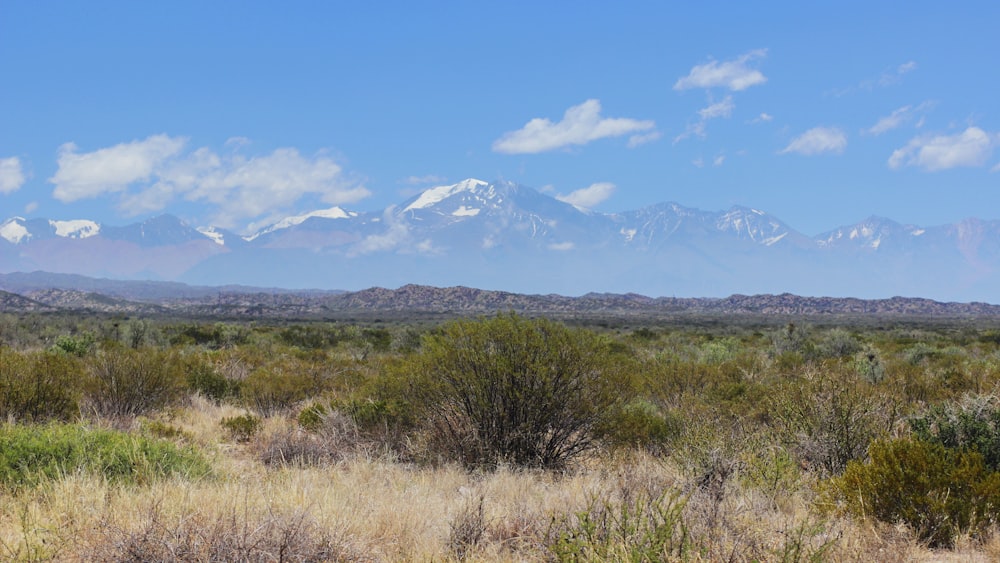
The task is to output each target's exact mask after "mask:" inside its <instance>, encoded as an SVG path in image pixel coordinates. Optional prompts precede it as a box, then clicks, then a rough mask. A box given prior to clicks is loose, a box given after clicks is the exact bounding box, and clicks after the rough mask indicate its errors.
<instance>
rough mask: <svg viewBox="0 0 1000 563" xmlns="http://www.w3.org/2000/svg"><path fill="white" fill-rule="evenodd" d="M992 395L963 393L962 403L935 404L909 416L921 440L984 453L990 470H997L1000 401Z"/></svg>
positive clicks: (999, 436) (984, 458)
mask: <svg viewBox="0 0 1000 563" xmlns="http://www.w3.org/2000/svg"><path fill="white" fill-rule="evenodd" d="M998 403H1000V402H998V400H997V398H996V397H994V396H992V395H982V396H970V397H966V398H965V399H964V400H963V401H962V402H961V403H950V404H946V405H938V406H936V407H934V408H932V409H931V410H930V411H929V412H927V413H926V414H924V415H923V416H920V417H916V418H913V419H911V420H910V428H911V429H912V430H913V434H914V435H915V436H916V437H917V438H918V439H920V440H923V441H925V442H931V443H934V444H940V445H942V446H944V447H946V448H950V449H958V450H971V451H975V452H978V453H979V454H980V455H982V456H983V461H984V462H985V463H986V467H988V468H989V469H990V470H991V471H1000V404H998Z"/></svg>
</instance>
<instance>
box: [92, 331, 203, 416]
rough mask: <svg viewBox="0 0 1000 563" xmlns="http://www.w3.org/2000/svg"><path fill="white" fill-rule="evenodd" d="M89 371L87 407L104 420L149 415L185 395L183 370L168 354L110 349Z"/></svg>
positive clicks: (153, 350) (147, 350) (101, 355)
mask: <svg viewBox="0 0 1000 563" xmlns="http://www.w3.org/2000/svg"><path fill="white" fill-rule="evenodd" d="M89 367H90V370H89V371H90V373H89V377H88V378H87V381H86V398H87V403H88V404H89V406H90V407H91V408H92V409H93V410H94V411H95V412H96V413H97V414H99V415H101V416H106V417H112V418H115V417H134V416H139V415H143V414H148V413H150V412H152V411H154V410H156V409H160V408H163V407H165V406H167V405H170V404H172V403H173V402H175V401H176V400H178V399H179V398H180V397H181V396H182V395H183V393H184V375H183V373H182V372H183V370H182V369H181V368H180V364H179V363H178V361H177V358H176V356H174V355H173V354H172V353H170V352H168V351H162V350H158V349H142V350H132V349H126V348H121V347H110V348H107V349H105V350H102V351H101V352H100V353H99V354H97V355H96V356H95V357H94V358H92V359H91V361H90V362H89Z"/></svg>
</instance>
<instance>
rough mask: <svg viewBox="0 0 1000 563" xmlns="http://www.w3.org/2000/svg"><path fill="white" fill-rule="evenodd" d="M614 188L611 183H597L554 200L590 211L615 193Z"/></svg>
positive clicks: (558, 196)
mask: <svg viewBox="0 0 1000 563" xmlns="http://www.w3.org/2000/svg"><path fill="white" fill-rule="evenodd" d="M615 189H616V186H615V185H614V184H612V183H611V182H598V183H596V184H591V185H590V186H587V187H586V188H580V189H579V190H576V191H574V192H570V193H568V194H566V195H557V196H556V199H558V200H559V201H564V202H566V203H568V204H570V205H575V206H576V207H583V208H585V209H590V208H591V207H594V206H596V205H597V204H599V203H601V202H602V201H604V200H606V199H608V198H609V197H611V195H612V194H614V193H615Z"/></svg>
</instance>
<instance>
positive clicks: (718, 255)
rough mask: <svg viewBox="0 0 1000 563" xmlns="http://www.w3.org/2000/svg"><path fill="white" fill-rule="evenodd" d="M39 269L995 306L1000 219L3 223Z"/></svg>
mask: <svg viewBox="0 0 1000 563" xmlns="http://www.w3.org/2000/svg"><path fill="white" fill-rule="evenodd" d="M31 271H46V272H54V273H64V274H79V275H84V276H91V277H100V278H112V279H133V280H159V281H174V282H184V283H186V284H194V285H199V286H222V285H231V284H243V285H253V286H266V287H278V288H293V289H294V288H319V289H344V290H356V289H363V288H368V287H373V286H381V287H399V286H403V285H406V284H424V285H431V286H439V287H448V286H472V287H480V288H485V289H501V290H505V291H510V292H520V293H534V294H548V293H557V294H561V295H582V294H585V293H588V292H612V293H621V294H625V293H641V294H645V295H654V296H678V295H679V296H697V297H713V296H726V295H732V294H755V293H786V292H788V293H795V294H799V295H813V296H820V295H832V296H851V297H858V298H867V299H871V298H886V297H891V296H897V295H903V296H919V297H926V298H930V299H937V300H944V301H963V302H969V301H985V302H991V303H1000V221H989V220H981V219H967V220H964V221H962V222H960V223H957V224H952V225H941V226H926V227H919V226H914V225H903V224H899V223H897V222H895V221H892V220H890V219H885V218H880V217H870V218H868V219H865V220H863V221H860V222H858V223H857V224H854V225H846V226H843V227H840V228H837V229H834V230H832V231H830V232H826V233H821V234H819V235H816V236H807V235H805V234H802V233H800V232H797V231H796V230H794V229H792V228H791V227H789V226H788V225H787V224H786V223H785V222H783V221H782V220H780V219H778V218H777V217H774V216H772V215H770V214H768V213H766V212H764V211H760V210H757V209H752V208H747V207H738V206H737V207H732V208H731V209H728V210H725V211H719V212H710V211H702V210H698V209H693V208H688V207H684V206H682V205H680V204H678V203H672V202H670V203H661V204H656V205H652V206H649V207H644V208H642V209H639V210H635V211H627V212H621V213H598V212H594V211H591V210H587V209H583V208H580V207H576V206H573V205H571V204H569V203H566V202H563V201H560V200H559V199H556V198H554V197H551V196H549V195H547V194H544V193H541V192H539V191H537V190H534V189H532V188H529V187H526V186H522V185H518V184H515V183H511V182H503V181H498V182H492V183H490V182H484V181H481V180H475V179H469V180H465V181H462V182H459V183H457V184H453V185H446V186H438V187H434V188H431V189H428V190H425V191H423V192H422V193H420V194H418V195H416V196H414V197H412V198H410V199H409V200H407V201H404V202H402V203H401V204H399V205H395V206H390V207H389V208H387V209H384V210H382V211H378V212H358V211H352V210H345V209H342V208H340V207H333V208H330V209H323V210H316V211H312V212H310V213H305V214H302V215H298V216H292V217H287V218H284V219H282V220H280V221H278V222H276V223H274V224H272V225H269V226H267V227H265V228H263V229H261V230H259V231H257V232H255V233H252V234H250V235H243V236H241V235H239V234H236V233H233V232H231V231H227V230H225V229H221V228H217V227H211V226H209V227H197V228H196V227H194V226H191V225H189V224H187V223H185V222H184V221H182V220H180V219H178V218H177V217H174V216H172V215H160V216H158V217H153V218H151V219H148V220H145V221H142V222H139V223H134V224H131V225H126V226H108V225H102V224H99V223H97V222H94V221H90V220H79V219H78V220H68V221H66V220H51V219H43V218H33V219H25V218H22V217H11V218H7V219H6V220H4V221H3V222H2V223H0V273H10V272H31Z"/></svg>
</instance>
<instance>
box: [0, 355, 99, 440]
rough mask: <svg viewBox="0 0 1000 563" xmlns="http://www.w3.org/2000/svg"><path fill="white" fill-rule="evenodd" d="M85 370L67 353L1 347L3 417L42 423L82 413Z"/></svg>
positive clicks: (0, 374)
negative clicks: (34, 351) (80, 405)
mask: <svg viewBox="0 0 1000 563" xmlns="http://www.w3.org/2000/svg"><path fill="white" fill-rule="evenodd" d="M81 371H82V370H81V368H80V364H79V362H78V361H77V360H75V359H74V358H72V357H69V356H66V355H63V354H53V353H32V354H19V353H17V352H13V351H11V350H9V349H5V348H0V419H4V420H6V419H14V420H22V421H27V422H42V421H46V420H64V421H65V420H71V419H73V418H75V417H77V416H79V414H80V408H79V405H78V401H79V397H80V390H79V380H80V376H81Z"/></svg>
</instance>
